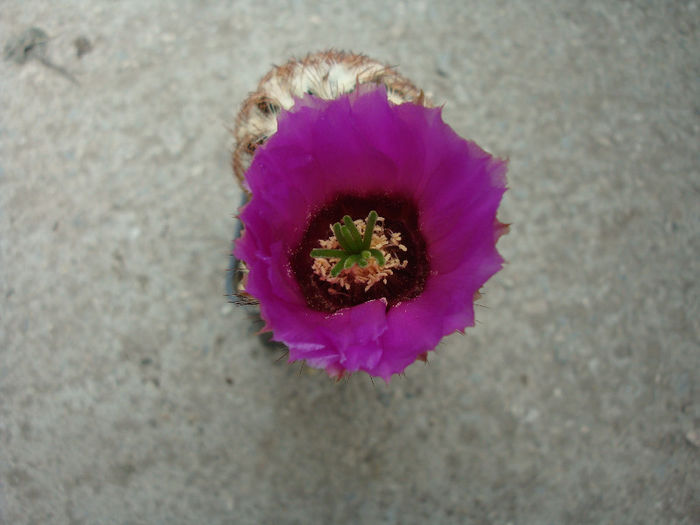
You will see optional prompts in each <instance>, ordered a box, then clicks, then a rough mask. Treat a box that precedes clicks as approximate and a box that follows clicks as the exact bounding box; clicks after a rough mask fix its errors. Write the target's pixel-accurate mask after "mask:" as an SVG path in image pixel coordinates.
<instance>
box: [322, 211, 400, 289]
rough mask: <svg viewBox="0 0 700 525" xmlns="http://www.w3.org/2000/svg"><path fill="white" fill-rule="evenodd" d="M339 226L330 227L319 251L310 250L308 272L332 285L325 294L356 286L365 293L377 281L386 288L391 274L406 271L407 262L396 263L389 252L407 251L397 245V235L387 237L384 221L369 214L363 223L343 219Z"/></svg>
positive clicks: (397, 261) (374, 214)
mask: <svg viewBox="0 0 700 525" xmlns="http://www.w3.org/2000/svg"><path fill="white" fill-rule="evenodd" d="M343 222H344V225H341V224H340V223H339V222H336V223H335V224H333V225H332V226H331V231H332V232H333V234H332V235H331V237H330V238H328V239H325V240H321V241H320V245H321V248H316V249H313V250H311V257H314V263H313V266H312V269H313V271H314V273H315V274H316V275H317V276H318V277H319V279H321V280H322V281H326V282H328V283H330V284H331V285H332V286H331V287H330V288H329V289H328V292H329V293H332V294H335V293H341V292H342V291H343V289H345V290H350V288H351V287H352V286H354V285H356V284H359V285H362V286H364V289H365V292H367V291H369V289H370V288H372V286H374V285H375V284H377V283H378V282H379V281H382V282H383V283H384V284H387V278H388V277H389V276H390V275H393V273H394V270H397V269H401V268H405V267H406V265H407V264H408V261H407V260H404V261H401V260H399V258H398V257H396V255H395V253H394V252H395V250H392V248H397V247H398V248H399V249H400V250H403V251H404V252H405V251H407V250H408V249H407V248H406V246H404V245H403V244H401V234H400V233H398V232H394V233H392V234H391V235H387V232H386V231H385V230H384V217H379V216H378V215H377V212H376V211H374V210H372V211H371V212H369V215H368V216H367V220H365V221H362V220H356V221H353V220H352V219H351V218H350V216H349V215H346V216H345V217H343Z"/></svg>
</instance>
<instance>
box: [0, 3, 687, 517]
mask: <svg viewBox="0 0 700 525" xmlns="http://www.w3.org/2000/svg"><path fill="white" fill-rule="evenodd" d="M699 23H700V6H699V5H698V4H697V3H693V2H687V3H686V2H662V1H659V2H641V1H640V2H628V1H626V2H622V1H620V2H607V1H599V2H585V3H583V2H576V1H572V2H558V1H542V2H502V1H496V2H483V3H472V2H462V1H454V2H440V3H432V2H385V3H382V2H376V1H372V2H369V1H368V2H364V1H356V2H352V3H348V4H340V3H337V4H336V3H332V2H326V3H316V2H305V1H297V2H290V3H287V2H266V1H258V2H235V3H231V4H230V5H223V3H213V4H212V5H207V4H201V3H194V2H192V3H189V2H188V3H186V2H178V3H175V2H163V3H160V4H156V3H145V5H144V3H143V2H136V1H129V2H120V3H108V4H107V3H104V4H102V3H99V4H97V3H95V4H93V3H90V2H77V1H67V2H61V3H60V5H59V3H56V2H48V1H47V2H5V3H3V7H2V16H0V36H1V39H2V43H3V44H4V42H6V41H8V40H9V39H11V38H12V37H15V36H17V35H19V34H20V33H21V32H22V31H24V30H26V29H28V28H30V27H32V26H36V27H39V28H42V29H43V30H44V31H46V33H47V34H48V35H49V36H50V40H49V41H48V42H47V43H46V46H45V52H46V55H45V59H46V60H45V62H46V61H49V62H51V63H53V64H55V65H57V66H59V67H63V68H64V69H65V72H67V73H69V74H72V75H73V76H74V77H75V78H76V79H77V81H78V82H79V84H75V83H73V82H71V81H70V79H69V77H68V76H66V75H65V74H63V73H61V71H59V70H56V69H51V68H49V67H47V66H46V65H45V64H43V63H42V62H41V61H39V60H38V59H37V57H34V58H32V59H30V60H28V61H26V62H25V63H24V64H20V63H17V61H12V60H4V61H2V62H1V63H0V82H1V84H0V108H1V109H0V147H1V152H0V516H1V517H0V520H4V523H7V524H25V523H26V524H29V523H52V524H63V523H70V524H101V523H119V524H141V523H163V524H165V523H167V524H179V523H182V524H189V523H207V524H225V523H226V524H228V523H236V524H238V523H241V524H259V523H260V524H267V523H270V524H307V523H326V524H342V523H387V524H389V523H397V524H399V523H400V524H425V523H430V524H453V523H455V524H456V523H466V524H470V523H474V524H479V523H510V524H530V523H532V524H540V523H541V524H559V523H577V524H578V523H591V524H594V523H595V524H598V523H611V524H612V523H615V524H620V523H630V524H632V523H634V524H637V523H659V524H693V523H700V496H698V494H700V448H699V447H700V386H699V385H698V378H699V376H700V282H699V279H698V278H699V276H700V206H699V203H700V173H699V171H698V170H699V165H700V162H699V160H700V159H699V157H698V144H699V141H698V136H699V131H700V116H699V115H700V112H699V110H700V108H699V106H698V101H700V84H699V83H698V78H699V73H700V52H699V50H700V42H699V36H698V24H699ZM79 37H85V38H87V40H88V41H89V42H90V43H91V44H92V50H90V51H89V52H86V53H84V54H83V56H82V57H81V58H79V57H78V56H77V49H78V48H81V49H83V51H85V49H86V48H85V46H84V44H85V41H84V40H83V41H82V42H83V44H81V45H79V46H78V47H76V44H75V40H76V39H77V38H79ZM330 46H335V47H338V48H343V49H351V50H355V51H360V52H364V53H367V54H370V55H371V56H373V57H376V58H378V59H379V60H383V61H386V62H390V63H393V64H397V65H399V66H400V70H401V71H402V72H403V73H404V74H406V75H407V76H408V77H409V78H412V79H413V80H414V81H415V82H416V83H417V84H418V85H420V86H422V87H423V88H424V89H425V90H426V91H428V92H430V93H431V95H432V96H433V97H434V99H435V100H436V101H438V102H445V103H446V106H445V118H446V120H447V121H448V122H450V123H451V125H452V126H453V127H454V128H455V129H456V130H457V131H458V132H460V133H461V134H462V135H464V136H467V137H470V138H473V139H475V140H476V141H477V142H479V143H480V144H481V145H483V146H484V147H486V148H487V149H488V150H490V151H492V152H494V153H495V154H497V155H500V156H508V157H509V158H510V161H511V162H510V172H509V186H510V188H511V189H510V191H509V192H508V194H507V196H506V198H505V201H504V204H503V208H502V213H501V217H502V219H503V220H506V221H509V222H513V223H514V224H513V227H512V231H511V234H510V235H508V236H507V237H505V238H503V239H502V241H501V242H500V248H501V250H502V252H503V253H504V255H505V256H506V257H507V259H508V260H509V262H510V264H509V265H508V266H507V268H506V269H505V270H504V271H503V272H502V273H500V274H498V275H497V276H496V277H495V278H493V279H492V280H491V281H490V282H489V283H488V284H487V286H486V288H485V292H486V293H485V296H484V298H483V299H482V300H481V301H480V303H481V304H482V305H483V306H484V307H483V308H480V309H479V310H478V320H479V322H478V324H477V326H476V327H475V328H473V329H471V330H469V331H468V333H467V335H466V337H462V336H459V335H456V336H451V337H449V338H447V339H446V340H445V341H443V343H442V344H441V345H440V346H439V348H438V350H437V351H436V352H435V353H434V354H433V355H432V356H431V360H430V364H429V365H428V366H425V365H422V364H415V365H413V366H411V367H410V368H409V369H408V371H407V374H406V377H405V378H397V379H395V380H394V381H393V382H392V383H391V384H390V385H389V386H385V385H384V384H381V383H379V382H376V381H375V384H374V385H373V384H372V383H371V382H370V381H369V379H368V378H367V377H366V376H361V375H360V376H355V377H353V378H351V379H350V380H349V381H347V382H343V383H340V384H334V383H332V382H331V381H329V380H328V379H326V378H325V377H324V376H323V375H322V374H318V373H309V372H308V370H301V371H300V367H299V366H287V365H286V364H285V363H284V362H283V361H281V362H276V359H277V358H278V356H279V355H280V354H281V352H280V351H279V350H271V349H269V348H265V347H263V346H262V345H261V343H260V341H259V340H258V339H257V338H256V337H255V335H254V333H253V331H254V329H253V328H252V325H251V322H250V319H249V318H248V316H247V314H246V312H245V311H244V310H241V309H236V308H233V307H231V306H230V305H228V304H227V302H226V298H225V297H224V296H223V293H224V280H225V270H226V267H227V263H228V261H227V252H228V250H229V246H230V240H231V236H232V231H233V228H234V221H233V219H232V214H233V213H234V212H235V210H236V207H237V205H238V202H239V197H240V193H239V190H238V188H237V187H236V185H235V184H234V182H233V178H232V174H231V170H230V166H229V154H230V151H231V137H230V134H229V131H228V130H227V127H228V126H230V125H231V123H232V122H233V118H234V116H235V114H236V111H237V108H238V104H239V103H240V102H241V101H242V100H243V98H244V97H245V95H246V93H247V92H248V90H250V89H252V88H253V87H254V85H255V83H256V82H257V80H258V78H259V77H260V76H261V75H262V74H264V73H265V72H266V70H267V69H268V68H269V66H270V65H271V64H272V63H281V62H283V61H284V60H286V58H287V57H288V56H290V55H292V54H296V55H302V54H305V53H306V52H307V51H315V50H320V49H323V48H326V47H330Z"/></svg>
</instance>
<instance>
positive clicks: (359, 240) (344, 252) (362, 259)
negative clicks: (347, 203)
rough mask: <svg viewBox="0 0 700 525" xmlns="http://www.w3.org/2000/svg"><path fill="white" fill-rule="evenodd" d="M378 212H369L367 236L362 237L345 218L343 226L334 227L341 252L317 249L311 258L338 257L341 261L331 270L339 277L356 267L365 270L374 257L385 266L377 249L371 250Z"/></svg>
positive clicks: (312, 252) (350, 220)
mask: <svg viewBox="0 0 700 525" xmlns="http://www.w3.org/2000/svg"><path fill="white" fill-rule="evenodd" d="M377 217H378V216H377V212H376V211H374V210H372V211H371V212H369V215H368V216H367V219H366V220H365V224H366V227H365V234H364V235H360V232H359V231H358V230H357V226H355V223H354V222H353V220H352V219H351V218H350V216H349V215H346V216H344V217H343V224H341V223H339V222H336V223H335V224H334V225H333V233H334V234H335V238H336V239H337V240H338V244H340V247H341V249H340V250H325V249H322V248H317V249H315V250H311V257H338V258H339V259H340V261H338V262H337V263H336V265H335V266H334V267H333V269H332V270H331V275H332V276H333V277H337V276H338V274H339V273H340V272H342V271H343V270H346V269H348V268H352V267H353V266H354V265H358V266H359V267H360V268H365V267H366V266H367V265H368V264H369V259H370V257H374V259H375V260H376V261H377V264H378V265H379V266H384V262H385V261H384V255H382V252H380V251H379V250H377V249H376V248H370V246H371V244H372V233H373V232H374V225H375V224H376V222H377Z"/></svg>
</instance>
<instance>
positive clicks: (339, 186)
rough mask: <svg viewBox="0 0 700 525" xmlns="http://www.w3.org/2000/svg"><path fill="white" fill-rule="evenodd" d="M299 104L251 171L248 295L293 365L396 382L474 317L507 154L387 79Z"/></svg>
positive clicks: (490, 262) (239, 246)
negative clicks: (391, 87)
mask: <svg viewBox="0 0 700 525" xmlns="http://www.w3.org/2000/svg"><path fill="white" fill-rule="evenodd" d="M289 106H290V107H289V109H283V108H281V109H280V110H279V111H278V114H277V115H276V126H277V129H276V131H275V133H274V134H272V135H271V136H270V137H269V138H266V141H265V143H264V144H262V145H261V146H260V147H258V148H257V150H256V151H255V155H254V156H253V158H252V163H251V164H250V166H249V168H248V169H247V170H246V171H245V174H244V177H245V182H244V184H245V186H244V187H245V188H246V190H247V191H249V192H250V195H251V198H250V200H249V201H248V203H247V204H245V205H244V206H243V207H242V209H241V210H240V214H239V218H240V220H241V221H242V223H243V228H244V229H243V234H242V236H241V237H240V238H239V239H237V241H236V243H235V248H234V254H235V256H236V257H237V258H239V259H240V260H242V261H243V262H244V263H245V265H246V266H247V268H248V274H247V276H246V279H245V283H244V285H245V292H246V293H247V294H250V296H252V297H253V298H255V299H256V300H257V301H259V306H260V313H261V316H262V318H263V320H264V321H265V328H264V330H270V331H272V336H273V339H274V340H276V341H280V342H282V343H284V344H285V345H286V346H287V347H288V348H289V360H290V361H296V360H304V361H306V363H307V364H308V365H310V366H312V367H315V368H322V369H325V370H326V371H327V373H328V374H329V375H331V376H332V377H336V378H340V377H342V376H343V375H344V374H346V373H352V372H356V371H365V372H367V373H368V374H370V375H371V376H376V377H381V378H383V379H384V380H385V381H387V382H388V381H389V379H390V378H391V376H392V375H393V374H398V373H401V372H403V371H404V369H405V368H406V367H407V366H408V365H410V364H411V363H413V362H414V361H416V360H417V359H423V360H424V359H425V356H426V353H427V352H428V351H430V350H432V349H434V348H435V346H436V345H437V344H438V343H439V341H440V340H441V339H442V338H443V337H444V336H446V335H448V334H450V333H453V332H455V331H462V330H464V329H465V328H466V327H467V326H473V324H474V298H475V297H476V296H477V295H478V291H479V289H480V288H481V286H482V285H483V284H484V283H485V282H486V281H487V280H488V279H489V278H490V277H491V276H492V275H493V274H494V273H496V272H497V271H498V270H499V269H500V268H501V266H502V263H503V259H502V258H501V256H500V255H499V253H498V252H497V250H496V241H497V240H498V238H499V236H500V235H501V234H503V233H504V232H505V231H506V229H507V227H506V226H505V225H503V224H502V223H500V222H499V221H498V220H497V218H496V212H497V210H498V206H499V204H500V201H501V198H502V196H503V193H504V192H505V171H506V163H505V162H504V161H502V160H499V159H496V158H494V157H492V156H491V155H490V154H488V153H487V152H485V151H484V150H483V149H481V148H480V147H479V146H477V145H476V144H475V143H473V142H470V141H468V140H465V139H463V138H461V137H459V136H458V135H457V134H456V133H455V132H454V131H453V130H452V129H451V128H450V127H449V126H448V125H447V124H445V123H444V122H443V120H442V115H441V109H440V108H429V107H425V106H424V105H423V104H420V103H415V102H405V103H394V102H392V101H391V100H390V97H389V94H388V90H387V88H386V87H385V86H384V85H376V84H359V83H358V84H357V86H356V88H355V89H354V90H353V91H352V92H351V93H344V94H338V96H336V97H335V98H333V99H330V100H329V99H326V98H322V97H319V96H317V95H315V94H305V95H303V96H302V97H299V98H295V99H294V100H293V103H292V104H290V105H289Z"/></svg>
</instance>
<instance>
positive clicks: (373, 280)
mask: <svg viewBox="0 0 700 525" xmlns="http://www.w3.org/2000/svg"><path fill="white" fill-rule="evenodd" d="M380 214H381V216H380ZM338 217H342V221H339V222H335V223H333V224H331V223H332V221H333V220H336V221H337V219H338ZM353 217H367V218H366V219H365V220H362V219H355V220H353ZM329 224H331V227H330V230H331V232H332V233H331V235H330V236H329V235H328V225H329ZM324 232H325V233H324ZM290 265H291V268H292V272H293V274H294V276H295V278H296V280H297V282H298V283H299V286H300V288H301V291H302V293H303V294H304V297H305V299H306V302H307V304H308V306H309V307H311V308H312V309H314V310H319V311H323V312H336V311H338V310H340V309H342V308H347V307H350V306H355V305H357V304H361V303H364V302H366V301H371V300H373V299H380V298H385V299H386V301H387V306H388V307H391V306H394V305H396V304H397V303H399V302H401V301H404V300H408V299H411V298H413V297H416V296H417V295H419V294H420V293H421V292H422V291H423V288H424V286H425V281H426V279H427V276H428V273H429V266H428V257H427V253H426V249H425V241H424V239H423V236H422V234H421V232H420V229H419V227H418V213H417V209H416V206H415V204H413V202H412V201H410V200H408V199H406V198H404V197H401V196H396V195H376V196H364V197H361V196H356V195H341V196H338V197H336V198H335V199H334V200H333V201H331V202H330V203H328V204H327V205H326V206H324V207H323V208H321V209H320V210H319V211H317V212H316V213H315V214H314V215H313V216H312V217H311V219H310V221H309V223H308V224H307V227H306V231H305V233H304V235H303V237H302V240H301V243H300V245H299V246H298V247H297V248H296V249H295V250H294V251H293V253H292V254H291V257H290Z"/></svg>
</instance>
